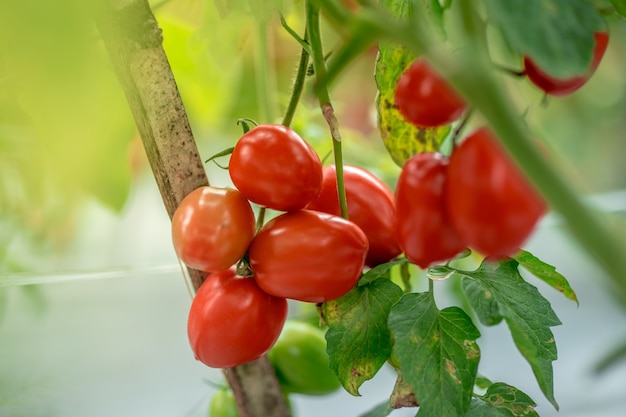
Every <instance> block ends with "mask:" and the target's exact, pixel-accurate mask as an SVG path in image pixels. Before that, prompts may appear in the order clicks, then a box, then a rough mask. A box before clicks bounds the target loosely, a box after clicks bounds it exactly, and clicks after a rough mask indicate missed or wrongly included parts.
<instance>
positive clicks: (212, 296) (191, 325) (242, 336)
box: [187, 268, 287, 368]
mask: <svg viewBox="0 0 626 417" xmlns="http://www.w3.org/2000/svg"><path fill="white" fill-rule="evenodd" d="M286 317H287V301H286V300H285V299H284V298H278V297H273V296H271V295H268V294H266V293H265V292H263V291H261V289H260V288H259V287H258V286H257V284H256V282H255V281H254V280H253V279H252V278H247V277H241V276H238V275H237V273H236V272H235V269H234V268H229V269H227V270H225V271H219V272H213V273H211V274H209V276H208V277H207V278H206V280H205V281H204V283H203V284H202V285H201V286H200V289H199V290H198V292H197V294H196V296H195V297H194V299H193V302H192V304H191V309H190V310H189V318H188V323H187V332H188V335H189V342H190V344H191V348H192V350H193V352H194V354H195V355H196V358H197V359H198V360H199V361H201V362H202V363H204V364H206V365H208V366H210V367H213V368H230V367H233V366H237V365H241V364H242V363H246V362H250V361H252V360H255V359H257V358H259V357H261V355H263V354H265V353H266V352H267V351H268V350H269V349H270V348H271V347H272V345H273V344H274V342H275V341H276V339H277V338H278V336H279V335H280V331H281V329H282V327H283V324H284V322H285V319H286Z"/></svg>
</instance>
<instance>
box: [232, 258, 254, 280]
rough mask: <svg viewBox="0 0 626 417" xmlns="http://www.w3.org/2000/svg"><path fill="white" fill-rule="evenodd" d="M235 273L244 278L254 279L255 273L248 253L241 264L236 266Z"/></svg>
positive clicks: (241, 260) (238, 263) (240, 261)
mask: <svg viewBox="0 0 626 417" xmlns="http://www.w3.org/2000/svg"><path fill="white" fill-rule="evenodd" d="M235 271H236V272H237V275H239V276H242V277H244V278H252V277H253V276H254V271H253V270H252V267H251V266H250V257H249V256H248V253H246V254H245V255H244V256H243V258H241V259H240V260H239V262H237V265H235Z"/></svg>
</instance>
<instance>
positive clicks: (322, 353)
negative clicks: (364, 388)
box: [267, 320, 341, 395]
mask: <svg viewBox="0 0 626 417" xmlns="http://www.w3.org/2000/svg"><path fill="white" fill-rule="evenodd" d="M267 356H268V358H269V359H270V361H271V362H272V365H274V369H275V370H276V377H277V378H278V382H280V386H281V387H282V388H283V390H284V391H286V392H293V393H297V394H306V395H324V394H329V393H331V392H333V391H336V390H337V389H338V388H339V387H340V386H341V384H340V383H339V380H338V379H337V377H336V376H335V374H334V373H333V371H332V370H331V369H330V368H329V367H328V354H327V353H326V340H325V338H324V331H323V330H322V329H320V328H319V327H315V326H313V325H312V324H309V323H305V322H301V321H294V320H287V321H286V322H285V326H284V327H283V331H282V333H281V334H280V337H279V338H278V340H277V341H276V343H275V344H274V346H273V347H272V349H270V351H269V353H268V355H267Z"/></svg>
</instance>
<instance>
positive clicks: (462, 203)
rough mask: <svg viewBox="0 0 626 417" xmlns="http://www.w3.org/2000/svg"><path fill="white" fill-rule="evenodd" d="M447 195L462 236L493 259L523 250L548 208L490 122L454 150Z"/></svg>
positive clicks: (451, 218) (452, 214) (451, 216)
mask: <svg viewBox="0 0 626 417" xmlns="http://www.w3.org/2000/svg"><path fill="white" fill-rule="evenodd" d="M445 198H446V205H447V212H448V216H449V218H450V220H451V221H452V224H453V225H454V227H455V229H456V230H457V232H458V233H459V235H460V236H461V238H462V239H463V240H464V241H465V242H467V244H468V246H470V247H472V248H474V249H476V250H478V251H479V252H481V253H482V254H483V255H485V256H487V257H488V258H491V259H500V258H504V257H506V256H511V255H514V254H515V253H516V252H517V251H519V249H520V247H521V246H522V244H523V243H524V242H525V241H526V239H527V238H528V237H529V236H530V234H531V233H532V231H533V230H534V228H535V225H536V224H537V222H538V221H539V219H540V218H541V217H542V215H543V214H544V212H545V210H546V205H545V203H544V201H543V200H542V198H541V197H540V195H539V194H538V193H537V191H536V190H535V189H534V188H533V186H532V185H531V184H530V183H529V182H528V180H527V179H526V178H525V176H524V175H523V173H522V172H521V171H520V170H519V169H518V168H517V166H516V165H515V164H514V163H513V161H512V160H511V159H510V158H509V156H508V155H507V154H506V153H505V151H504V149H502V148H501V147H500V145H499V144H498V143H497V141H496V139H495V138H494V137H493V136H492V133H491V132H490V131H489V130H488V129H487V128H486V127H483V128H480V129H478V130H476V131H475V132H473V133H472V134H471V135H469V136H468V137H467V138H466V139H465V140H464V141H463V142H462V143H461V144H460V145H459V146H457V147H456V148H455V149H454V151H453V152H452V155H451V156H450V165H449V167H448V180H447V181H446V190H445Z"/></svg>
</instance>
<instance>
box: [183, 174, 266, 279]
mask: <svg viewBox="0 0 626 417" xmlns="http://www.w3.org/2000/svg"><path fill="white" fill-rule="evenodd" d="M254 233H255V221H254V213H253V211H252V207H250V203H249V202H248V201H247V200H246V199H245V198H244V197H243V196H242V195H241V193H240V192H239V191H237V190H234V189H228V188H216V187H210V186H204V187H200V188H197V189H195V190H194V191H192V192H191V193H189V194H188V195H187V196H186V197H185V198H184V199H183V200H182V201H181V203H180V205H179V206H178V208H177V209H176V211H175V212H174V216H173V217H172V240H173V243H174V249H175V250H176V254H177V255H178V257H179V258H180V259H181V261H183V262H184V263H185V264H186V265H187V266H189V267H191V268H194V269H198V270H201V271H207V272H210V271H221V270H224V269H226V268H228V267H229V266H231V265H233V264H235V263H236V262H237V261H238V260H239V259H240V258H241V257H242V256H243V255H244V253H245V252H246V249H248V245H249V244H250V242H251V241H252V238H253V237H254Z"/></svg>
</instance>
